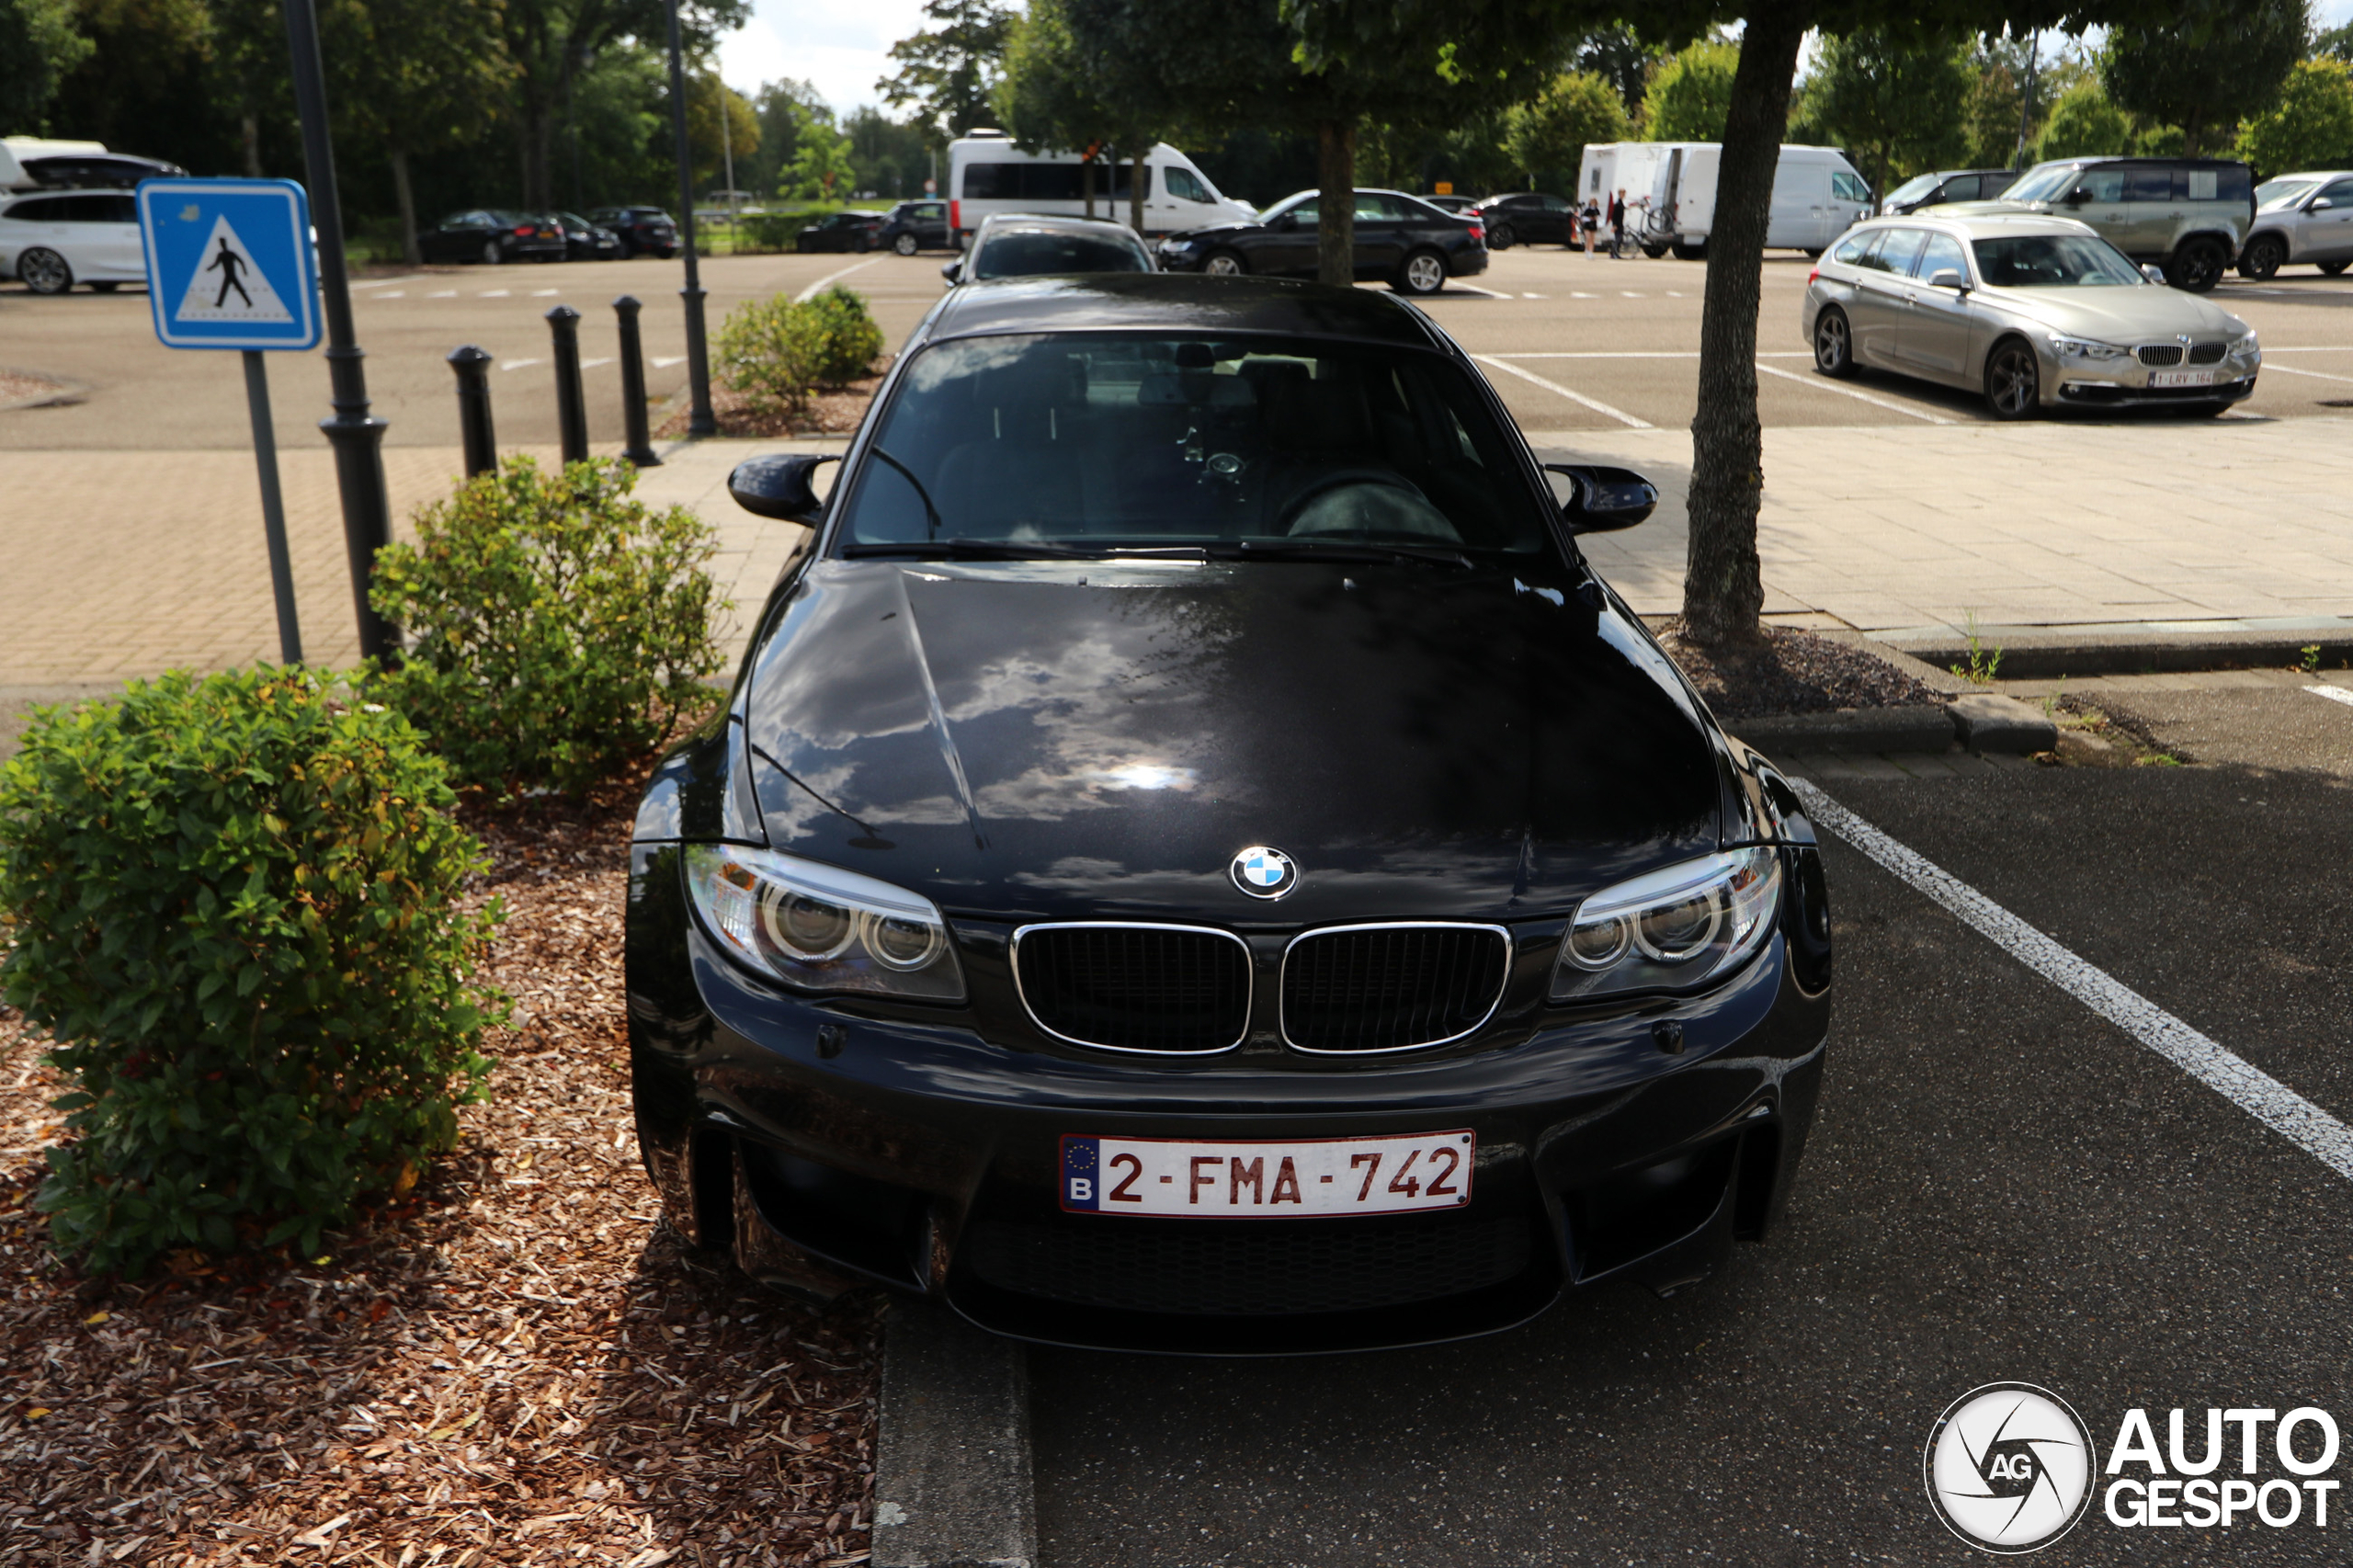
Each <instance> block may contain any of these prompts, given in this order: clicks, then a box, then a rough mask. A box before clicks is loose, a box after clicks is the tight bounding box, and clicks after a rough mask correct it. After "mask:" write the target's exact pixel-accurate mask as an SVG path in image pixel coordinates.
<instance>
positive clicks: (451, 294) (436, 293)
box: [425, 289, 458, 300]
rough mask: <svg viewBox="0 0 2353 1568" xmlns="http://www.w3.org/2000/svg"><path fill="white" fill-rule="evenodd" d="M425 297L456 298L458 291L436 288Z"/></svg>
mask: <svg viewBox="0 0 2353 1568" xmlns="http://www.w3.org/2000/svg"><path fill="white" fill-rule="evenodd" d="M425 297H426V299H428V300H454V299H456V298H457V297H458V291H457V290H455V289H436V290H433V292H431V293H430V294H427V295H426V296H425Z"/></svg>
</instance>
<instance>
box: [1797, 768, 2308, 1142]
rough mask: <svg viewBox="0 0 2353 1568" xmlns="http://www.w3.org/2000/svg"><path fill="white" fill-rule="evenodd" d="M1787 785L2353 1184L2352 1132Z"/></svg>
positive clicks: (1979, 926)
mask: <svg viewBox="0 0 2353 1568" xmlns="http://www.w3.org/2000/svg"><path fill="white" fill-rule="evenodd" d="M1790 788H1791V789H1793V790H1796V791H1797V792H1798V797H1799V799H1801V800H1802V801H1804V802H1805V809H1806V814H1807V815H1808V816H1809V817H1811V818H1812V819H1813V824H1814V825H1815V826H1816V827H1826V828H1828V829H1829V830H1830V831H1831V832H1833V833H1835V834H1836V835H1838V836H1839V837H1841V838H1843V839H1845V840H1846V841H1847V843H1849V844H1851V845H1853V846H1855V847H1856V848H1858V849H1859V850H1861V851H1862V852H1863V853H1864V854H1865V855H1868V856H1870V858H1872V859H1873V860H1876V861H1878V862H1879V863H1880V865H1881V866H1882V867H1884V868H1886V869H1888V870H1889V871H1892V872H1893V873H1894V874H1895V875H1896V876H1897V877H1899V878H1901V879H1902V880H1903V881H1906V882H1909V883H1911V884H1912V886H1913V887H1914V888H1915V889H1917V890H1918V891H1919V892H1923V893H1926V894H1927V896H1928V897H1929V898H1930V899H1933V900H1934V901H1935V902H1937V903H1940V904H1942V905H1944V906H1945V908H1947V909H1949V910H1950V911H1951V912H1952V913H1953V914H1954V915H1956V916H1958V917H1959V918H1960V920H1961V923H1962V924H1963V925H1965V926H1970V927H1971V928H1972V929H1973V930H1975V931H1976V932H1977V933H1978V935H1980V936H1982V937H1985V938H1986V939H1987V940H1989V941H1991V942H1992V943H1993V944H1994V945H1995V947H1998V948H2000V949H2002V950H2003V951H2005V952H2006V953H2008V954H2009V955H2010V956H2011V957H2012V958H2014V959H2016V960H2018V961H2019V962H2020V963H2022V964H2024V965H2026V967H2027V968H2029V969H2030V970H2032V971H2035V972H2036V973H2037V974H2040V975H2041V976H2042V977H2043V978H2044V979H2045V980H2048V981H2049V982H2051V983H2052V984H2053V985H2056V986H2057V987H2059V989H2060V990H2062V991H2064V992H2065V993H2067V994H2069V995H2070V996H2073V997H2074V998H2075V1000H2076V1001H2078V1002H2081V1003H2082V1004H2083V1005H2084V1006H2086V1007H2089V1008H2090V1009H2091V1010H2092V1011H2093V1012H2095V1013H2097V1014H2098V1015H2099V1016H2100V1017H2103V1018H2106V1019H2107V1020H2108V1021H2109V1023H2112V1024H2114V1025H2115V1026H2116V1027H2117V1028H2120V1029H2122V1030H2123V1031H2124V1032H2125V1033H2126V1034H2129V1035H2131V1037H2132V1038H2133V1039H2135V1040H2139V1041H2140V1042H2141V1043H2142V1044H2143V1045H2145V1046H2147V1047H2148V1048H2149V1049H2150V1050H2151V1051H2155V1052H2156V1053H2157V1054H2158V1055H2159V1056H2162V1057H2164V1058H2165V1060H2166V1061H2168V1062H2172V1063H2173V1064H2174V1065H2175V1066H2177V1067H2178V1068H2180V1069H2181V1070H2182V1071H2183V1072H2185V1073H2187V1074H2189V1075H2190V1076H2191V1077H2193V1078H2195V1079H2197V1080H2198V1081H2199V1082H2200V1083H2201V1084H2203V1085H2206V1086H2207V1087H2208V1088H2210V1089H2211V1090H2213V1091H2214V1092H2215V1093H2216V1094H2218V1095H2221V1096H2222V1097H2223V1098H2224V1099H2226V1100H2229V1101H2230V1102H2231V1103H2232V1104H2233V1105H2234V1106H2237V1107H2238V1108H2240V1109H2241V1110H2244V1111H2245V1112H2246V1113H2247V1114H2248V1115H2249V1116H2252V1117H2254V1118H2255V1119H2256V1120H2257V1121H2260V1122H2262V1123H2263V1124H2264V1125H2265V1126H2266V1127H2268V1128H2270V1129H2271V1130H2272V1131H2274V1132H2277V1133H2279V1135H2280V1136H2281V1137H2283V1138H2285V1139H2287V1140H2288V1142H2290V1143H2293V1144H2295V1145H2296V1146H2297V1147H2298V1148H2300V1149H2302V1150H2303V1151H2304V1152H2305V1153H2309V1154H2311V1155H2312V1156H2313V1158H2315V1159H2317V1160H2319V1161H2320V1162H2321V1163H2322V1164H2323V1165H2326V1166H2328V1167H2329V1169H2331V1170H2333V1171H2335V1172H2336V1174H2337V1175H2339V1176H2345V1177H2347V1179H2353V1128H2349V1127H2347V1126H2346V1125H2345V1123H2343V1122H2341V1121H2339V1120H2337V1119H2336V1118H2335V1117H2333V1116H2331V1115H2329V1114H2328V1112H2326V1111H2325V1110H2323V1109H2321V1108H2320V1107H2318V1106H2316V1105H2314V1104H2313V1102H2312V1101H2310V1100H2308V1099H2306V1098H2304V1096H2302V1095H2300V1094H2298V1093H2296V1091H2295V1090H2293V1089H2291V1088H2290V1087H2289V1086H2288V1085H2285V1084H2283V1083H2281V1082H2280V1081H2279V1079H2277V1078H2275V1077H2273V1076H2272V1075H2271V1074H2268V1073H2266V1072H2265V1071H2264V1070H2263V1069H2262V1068H2260V1067H2257V1066H2256V1065H2255V1063H2253V1062H2249V1061H2247V1060H2246V1058H2245V1057H2243V1056H2241V1055H2239V1054H2238V1053H2237V1052H2235V1051H2228V1050H2225V1049H2224V1048H2223V1047H2222V1046H2221V1045H2218V1044H2216V1043H2215V1042H2214V1041H2213V1040H2210V1039H2208V1038H2207V1037H2206V1036H2205V1035H2203V1034H2200V1032H2199V1031H2198V1030H2196V1029H2194V1028H2190V1027H2189V1026H2188V1024H2186V1023H2184V1022H2182V1021H2181V1020H2180V1019H2179V1018H2177V1017H2174V1016H2173V1015H2172V1014H2171V1013H2168V1012H2166V1011H2165V1009H2164V1008H2163V1007H2160V1006H2157V1005H2156V1004H2155V1003H2154V1002H2152V1001H2150V1000H2149V999H2148V998H2147V997H2145V996H2143V995H2142V994H2140V993H2139V992H2137V991H2134V990H2133V989H2132V988H2131V987H2130V986H2128V985H2126V984H2124V983H2123V982H2121V981H2120V980H2118V979H2116V978H2115V977H2114V976H2113V975H2111V974H2109V972H2108V971H2105V970H2103V969H2100V968H2098V967H2097V966H2096V965H2093V964H2090V963H2086V961H2085V960H2082V959H2080V958H2078V957H2076V956H2075V954H2074V953H2073V952H2070V951H2069V950H2068V949H2065V948H2063V947H2061V946H2060V945H2059V944H2058V943H2057V942H2054V941H2052V939H2051V938H2050V937H2046V936H2044V935H2043V934H2042V933H2041V932H2040V931H2038V930H2036V929H2035V928H2034V927H2033V926H2029V925H2028V924H2027V923H2026V922H2025V921H2023V920H2021V919H2019V918H2018V916H2017V915H2012V914H2011V913H2010V912H2009V911H2008V910H2006V909H2004V908H2003V907H2002V906H2001V905H2000V904H1998V903H1995V902H1994V901H1993V900H1992V899H1990V898H1987V897H1986V896H1985V895H1984V893H1982V892H1978V891H1977V890H1976V889H1975V888H1972V887H1971V886H1970V885H1969V884H1968V883H1967V882H1964V881H1961V879H1960V878H1958V877H1956V876H1954V875H1953V874H1952V873H1951V872H1949V871H1948V870H1946V869H1944V868H1943V867H1941V866H1938V865H1937V864H1936V863H1935V862H1933V861H1931V860H1928V859H1927V858H1923V857H1922V856H1920V855H1917V854H1915V853H1914V852H1913V851H1912V850H1910V849H1908V848H1906V847H1904V846H1903V845H1901V844H1899V843H1897V842H1896V841H1895V840H1894V839H1893V838H1890V837H1889V836H1888V835H1886V834H1884V833H1881V831H1880V830H1879V829H1877V828H1875V827H1873V826H1872V825H1871V824H1869V823H1867V822H1865V821H1864V820H1863V819H1862V818H1860V817H1859V816H1857V815H1856V814H1855V813H1854V812H1850V811H1848V810H1847V808H1846V807H1844V806H1842V805H1840V804H1839V803H1838V802H1837V801H1834V800H1832V799H1831V798H1830V796H1829V795H1828V794H1827V793H1826V792H1825V791H1824V790H1823V789H1822V788H1821V787H1820V786H1819V785H1816V784H1812V783H1809V782H1807V781H1806V780H1805V779H1802V778H1793V779H1791V780H1790Z"/></svg>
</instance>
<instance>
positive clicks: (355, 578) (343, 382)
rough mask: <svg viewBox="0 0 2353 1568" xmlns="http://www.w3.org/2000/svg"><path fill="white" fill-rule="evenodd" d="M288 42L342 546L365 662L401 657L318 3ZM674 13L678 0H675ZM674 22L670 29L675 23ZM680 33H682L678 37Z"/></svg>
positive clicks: (295, 24) (296, 0) (378, 439)
mask: <svg viewBox="0 0 2353 1568" xmlns="http://www.w3.org/2000/svg"><path fill="white" fill-rule="evenodd" d="M285 4H286V44H287V50H288V52H289V54H290V57H291V62H292V64H293V70H294V107H295V109H296V111H297V112H298V113H299V114H301V119H302V164H303V166H304V168H305V169H306V170H307V171H308V174H309V176H310V177H309V182H308V183H309V185H310V196H311V226H312V227H313V229H314V230H316V231H317V233H318V252H319V296H320V303H321V305H322V306H323V307H324V310H323V313H324V315H325V317H326V324H327V384H328V389H329V392H328V401H329V402H330V403H333V404H334V407H335V417H334V418H332V419H325V420H321V421H320V422H319V428H320V429H321V430H323V431H324V432H325V433H326V437H327V443H328V445H330V446H332V447H333V448H334V449H335V488H336V489H337V491H338V492H340V494H341V495H342V499H343V542H344V549H345V551H347V553H348V554H349V556H350V558H351V597H352V598H353V600H354V601H355V603H356V606H357V608H358V618H359V653H360V656H361V657H362V658H369V659H378V658H396V657H398V656H399V653H400V629H399V628H398V627H396V626H394V625H392V623H391V622H390V621H388V620H386V619H384V618H383V617H381V616H380V615H378V614H377V613H376V608H375V607H374V606H373V605H371V604H369V602H368V586H369V583H370V582H371V581H372V580H373V579H374V576H375V571H376V552H377V551H380V550H381V549H382V548H383V547H384V546H385V545H387V544H389V543H391V542H392V501H391V498H390V497H389V496H388V495H387V494H386V493H385V489H384V422H383V421H382V420H381V419H377V418H374V417H372V416H371V415H369V412H368V373H367V371H366V370H365V369H362V368H361V366H360V361H361V360H363V359H365V358H367V357H368V356H367V355H365V354H363V353H362V352H360V348H359V344H358V337H357V335H356V334H355V333H354V332H353V330H352V325H351V281H350V278H349V276H348V274H347V273H346V272H345V270H344V263H343V206H342V204H341V202H339V201H338V200H337V199H336V198H335V148H334V145H333V143H332V142H329V141H328V139H327V83H326V71H325V68H324V66H323V65H322V64H321V63H320V61H319V18H318V13H317V11H316V10H315V9H314V8H313V0H285ZM671 5H672V15H673V17H676V0H671ZM672 26H673V28H675V27H676V22H675V21H674V22H673V24H672ZM673 36H675V33H674V35H673Z"/></svg>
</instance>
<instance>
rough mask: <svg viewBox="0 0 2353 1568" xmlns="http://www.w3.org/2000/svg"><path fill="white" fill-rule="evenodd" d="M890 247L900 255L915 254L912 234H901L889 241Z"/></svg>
mask: <svg viewBox="0 0 2353 1568" xmlns="http://www.w3.org/2000/svg"><path fill="white" fill-rule="evenodd" d="M891 248H892V250H894V251H896V252H898V254H899V255H901V256H913V255H915V236H914V235H913V234H901V235H900V236H899V237H898V238H897V239H895V240H892V242H891Z"/></svg>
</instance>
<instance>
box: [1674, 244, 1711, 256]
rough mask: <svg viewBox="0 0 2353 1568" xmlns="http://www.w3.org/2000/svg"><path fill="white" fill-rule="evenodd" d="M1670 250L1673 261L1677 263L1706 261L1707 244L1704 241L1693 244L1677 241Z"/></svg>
mask: <svg viewBox="0 0 2353 1568" xmlns="http://www.w3.org/2000/svg"><path fill="white" fill-rule="evenodd" d="M1671 248H1672V249H1673V250H1674V252H1675V259H1676V260H1677V261H1705V260H1707V259H1708V242H1707V241H1705V240H1700V241H1699V242H1698V243H1696V244H1683V243H1682V242H1681V241H1680V240H1678V241H1677V242H1676V243H1675V244H1674V245H1673V246H1672V247H1671Z"/></svg>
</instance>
